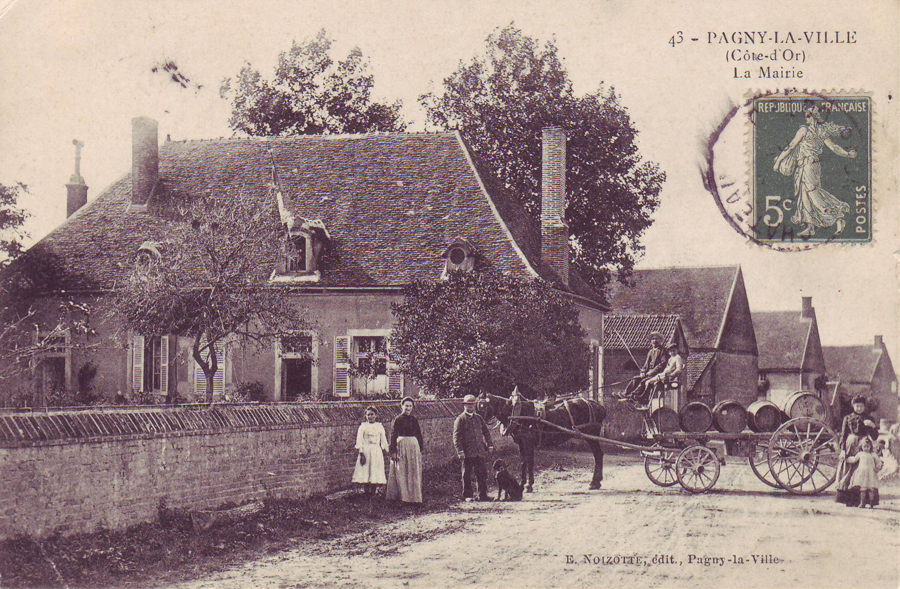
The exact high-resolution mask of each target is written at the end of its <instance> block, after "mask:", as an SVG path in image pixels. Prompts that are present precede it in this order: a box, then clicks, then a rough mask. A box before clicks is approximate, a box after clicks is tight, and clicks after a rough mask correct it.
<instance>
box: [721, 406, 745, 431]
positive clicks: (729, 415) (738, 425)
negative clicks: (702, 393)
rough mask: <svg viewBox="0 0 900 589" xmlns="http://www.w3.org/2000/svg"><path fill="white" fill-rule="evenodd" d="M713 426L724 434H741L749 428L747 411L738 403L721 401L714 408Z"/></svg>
mask: <svg viewBox="0 0 900 589" xmlns="http://www.w3.org/2000/svg"><path fill="white" fill-rule="evenodd" d="M713 425H715V426H716V429H717V430H719V431H720V432H722V433H723V434H737V433H740V432H742V431H744V428H745V427H747V410H746V409H744V407H743V406H742V405H741V404H740V403H738V402H737V401H732V400H730V399H728V400H725V401H719V402H718V403H716V406H715V407H713Z"/></svg>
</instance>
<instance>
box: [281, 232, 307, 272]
mask: <svg viewBox="0 0 900 589" xmlns="http://www.w3.org/2000/svg"><path fill="white" fill-rule="evenodd" d="M306 249H307V247H306V236H304V235H300V236H297V237H290V238H288V239H287V240H285V248H284V271H285V272H287V273H297V272H306V268H307V264H306Z"/></svg>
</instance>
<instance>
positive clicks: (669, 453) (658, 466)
mask: <svg viewBox="0 0 900 589" xmlns="http://www.w3.org/2000/svg"><path fill="white" fill-rule="evenodd" d="M677 456H678V452H677V451H676V450H670V449H668V448H658V449H655V450H652V451H649V452H645V453H644V471H645V472H646V473H647V478H649V479H650V480H651V481H652V482H653V484H654V485H659V486H660V487H671V486H672V485H674V484H675V483H677V482H678V477H677V476H676V475H675V459H676V458H677Z"/></svg>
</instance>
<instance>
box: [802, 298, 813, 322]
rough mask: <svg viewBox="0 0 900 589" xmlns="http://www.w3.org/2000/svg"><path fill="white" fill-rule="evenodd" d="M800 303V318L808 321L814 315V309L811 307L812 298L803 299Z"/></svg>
mask: <svg viewBox="0 0 900 589" xmlns="http://www.w3.org/2000/svg"><path fill="white" fill-rule="evenodd" d="M802 301H803V303H802V305H801V306H800V316H801V317H805V318H806V319H810V318H811V317H812V316H813V314H814V313H815V309H813V306H812V297H803V299H802Z"/></svg>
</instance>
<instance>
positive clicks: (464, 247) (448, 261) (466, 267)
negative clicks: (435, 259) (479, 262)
mask: <svg viewBox="0 0 900 589" xmlns="http://www.w3.org/2000/svg"><path fill="white" fill-rule="evenodd" d="M477 256H478V253H477V252H476V251H475V247H474V246H473V245H472V244H471V243H469V242H468V241H466V240H465V239H463V238H461V237H457V238H456V239H454V240H453V241H452V242H451V243H450V245H448V246H447V248H446V249H445V250H444V253H443V254H442V257H443V258H444V260H445V265H444V272H443V274H442V276H444V277H446V276H447V275H448V274H449V273H450V272H451V271H462V272H471V271H472V270H474V269H475V258H476V257H477Z"/></svg>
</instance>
